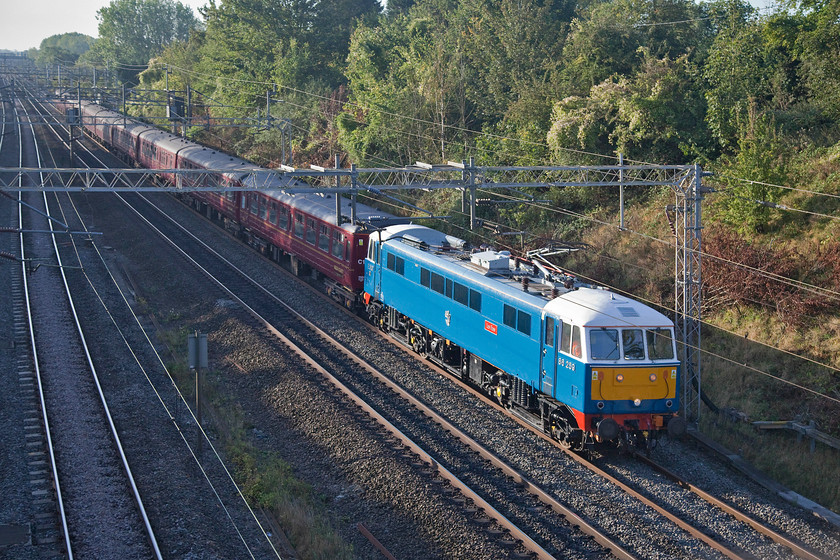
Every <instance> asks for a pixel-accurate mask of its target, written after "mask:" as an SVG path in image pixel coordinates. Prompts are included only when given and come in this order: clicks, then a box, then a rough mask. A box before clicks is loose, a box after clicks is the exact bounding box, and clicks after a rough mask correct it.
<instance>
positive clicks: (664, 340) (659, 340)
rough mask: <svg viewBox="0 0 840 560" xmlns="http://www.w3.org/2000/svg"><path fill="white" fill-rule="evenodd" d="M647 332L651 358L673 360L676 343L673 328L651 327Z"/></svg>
mask: <svg viewBox="0 0 840 560" xmlns="http://www.w3.org/2000/svg"><path fill="white" fill-rule="evenodd" d="M645 332H646V333H647V345H648V354H649V355H650V359H651V360H673V359H674V343H673V342H671V340H672V336H673V335H672V333H671V329H650V330H647V331H645Z"/></svg>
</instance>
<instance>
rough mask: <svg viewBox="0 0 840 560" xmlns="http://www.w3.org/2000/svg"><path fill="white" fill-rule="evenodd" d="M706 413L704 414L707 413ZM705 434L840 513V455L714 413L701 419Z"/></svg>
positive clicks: (807, 441)
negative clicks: (736, 422) (758, 429)
mask: <svg viewBox="0 0 840 560" xmlns="http://www.w3.org/2000/svg"><path fill="white" fill-rule="evenodd" d="M704 414H705V413H704ZM701 420H702V421H701V425H700V428H701V430H702V431H703V433H705V434H707V435H708V436H710V437H712V438H713V439H714V440H716V441H718V442H720V443H721V444H723V445H724V446H725V447H727V448H728V449H730V450H732V451H734V452H735V453H738V454H739V455H741V456H742V457H743V458H744V459H745V460H746V461H748V462H749V463H751V464H752V465H754V466H755V467H757V468H758V469H759V470H761V471H762V472H764V473H765V474H767V475H768V476H770V477H771V478H772V479H774V480H777V481H778V482H780V483H781V484H783V485H785V486H787V487H788V488H790V489H792V490H794V491H795V492H797V493H799V494H801V495H803V496H805V497H806V498H808V499H809V500H813V501H814V502H817V503H818V504H820V505H822V506H825V507H827V508H829V509H831V510H833V511H835V512H840V477H838V476H837V473H838V472H840V452H838V451H837V450H836V449H830V448H827V447H825V446H824V445H821V444H819V443H817V445H816V447H815V449H814V452H813V453H812V452H811V451H810V443H809V440H808V439H806V438H803V440H802V441H799V440H798V439H797V436H796V435H795V434H793V433H790V432H785V431H779V432H761V433H760V432H758V431H756V430H755V429H753V428H752V427H751V426H749V425H747V424H743V423H738V424H735V423H732V422H728V421H725V420H721V419H719V418H718V417H716V416H714V415H712V414H705V417H702V418H701Z"/></svg>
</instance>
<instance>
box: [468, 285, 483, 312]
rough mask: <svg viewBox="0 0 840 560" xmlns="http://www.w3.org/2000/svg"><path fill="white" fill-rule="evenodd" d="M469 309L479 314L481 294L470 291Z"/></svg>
mask: <svg viewBox="0 0 840 560" xmlns="http://www.w3.org/2000/svg"><path fill="white" fill-rule="evenodd" d="M470 309H474V310H475V311H478V312H479V313H481V292H476V291H475V290H470Z"/></svg>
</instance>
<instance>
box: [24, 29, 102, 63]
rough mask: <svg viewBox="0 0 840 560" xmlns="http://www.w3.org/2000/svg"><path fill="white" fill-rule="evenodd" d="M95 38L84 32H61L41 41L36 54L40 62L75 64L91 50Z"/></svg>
mask: <svg viewBox="0 0 840 560" xmlns="http://www.w3.org/2000/svg"><path fill="white" fill-rule="evenodd" d="M94 41H95V39H94V38H93V37H91V36H89V35H85V34H83V33H75V32H74V33H61V34H58V35H52V36H50V37H47V38H46V39H44V40H43V41H41V45H40V47H39V49H38V52H37V54H36V55H35V60H36V62H38V63H39V64H73V63H75V62H76V60H77V59H78V58H79V57H80V56H81V55H83V54H84V53H86V52H87V51H89V50H90V47H91V45H92V44H93V42H94Z"/></svg>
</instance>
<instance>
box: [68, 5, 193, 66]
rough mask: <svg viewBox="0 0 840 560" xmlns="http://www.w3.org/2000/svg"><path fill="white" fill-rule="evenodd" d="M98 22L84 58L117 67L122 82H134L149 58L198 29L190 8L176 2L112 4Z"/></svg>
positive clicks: (98, 14)
mask: <svg viewBox="0 0 840 560" xmlns="http://www.w3.org/2000/svg"><path fill="white" fill-rule="evenodd" d="M97 19H98V20H99V39H98V40H97V41H96V42H95V43H94V45H93V47H92V48H91V50H90V51H88V52H87V53H86V54H85V56H84V57H83V58H84V60H85V62H91V63H97V64H99V65H106V64H107V65H116V67H117V71H118V72H119V74H120V76H121V77H122V78H123V80H125V81H134V80H135V79H136V76H137V74H138V73H139V72H140V71H141V70H142V69H143V68H145V66H146V65H147V63H148V62H149V60H150V59H151V58H153V57H154V56H156V55H158V54H160V53H162V52H163V50H164V48H166V46H167V45H169V44H170V43H172V42H174V41H186V40H187V39H188V38H189V35H190V32H191V31H192V30H193V29H195V28H196V27H198V20H197V19H196V17H195V14H193V11H192V8H190V7H188V6H185V5H183V4H181V3H180V2H176V1H175V0H112V2H111V3H110V4H109V5H108V6H105V7H104V8H101V9H100V10H99V11H98V12H97Z"/></svg>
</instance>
